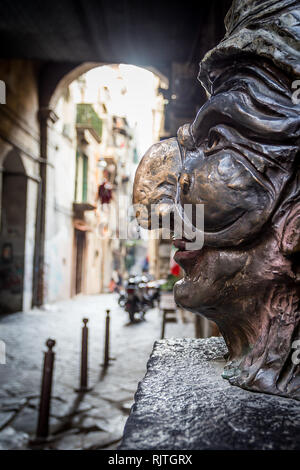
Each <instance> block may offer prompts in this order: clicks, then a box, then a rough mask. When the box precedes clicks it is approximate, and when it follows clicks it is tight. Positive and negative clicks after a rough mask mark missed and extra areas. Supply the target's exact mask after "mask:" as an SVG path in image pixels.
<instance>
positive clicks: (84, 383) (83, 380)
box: [76, 318, 91, 393]
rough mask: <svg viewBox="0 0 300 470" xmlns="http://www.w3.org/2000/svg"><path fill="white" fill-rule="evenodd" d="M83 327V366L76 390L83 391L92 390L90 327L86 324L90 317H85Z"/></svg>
mask: <svg viewBox="0 0 300 470" xmlns="http://www.w3.org/2000/svg"><path fill="white" fill-rule="evenodd" d="M82 321H83V327H82V340H81V367H80V387H79V388H78V389H76V392H78V393H83V392H88V391H89V390H91V389H90V388H88V333H89V329H88V327H87V326H86V324H87V322H88V321H89V320H88V318H83V320H82Z"/></svg>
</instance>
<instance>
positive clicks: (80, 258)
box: [75, 229, 85, 294]
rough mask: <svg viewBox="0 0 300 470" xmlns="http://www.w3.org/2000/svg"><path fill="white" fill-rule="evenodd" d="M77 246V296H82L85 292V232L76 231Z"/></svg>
mask: <svg viewBox="0 0 300 470" xmlns="http://www.w3.org/2000/svg"><path fill="white" fill-rule="evenodd" d="M75 246H76V267H75V276H76V277H75V294H80V292H82V290H83V268H84V249H85V232H83V231H81V230H77V229H75Z"/></svg>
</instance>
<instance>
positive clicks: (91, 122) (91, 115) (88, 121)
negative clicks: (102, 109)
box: [76, 103, 102, 142]
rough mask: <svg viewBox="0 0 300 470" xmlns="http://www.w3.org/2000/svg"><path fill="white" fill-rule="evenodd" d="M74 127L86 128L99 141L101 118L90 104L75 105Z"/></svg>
mask: <svg viewBox="0 0 300 470" xmlns="http://www.w3.org/2000/svg"><path fill="white" fill-rule="evenodd" d="M76 127H77V129H78V128H79V129H88V130H89V131H90V133H91V134H92V135H93V137H94V138H95V139H96V140H97V142H101V136H102V119H101V118H100V117H99V116H98V114H97V113H96V111H95V110H94V108H93V106H92V105H91V104H88V103H80V104H78V105H77V115H76Z"/></svg>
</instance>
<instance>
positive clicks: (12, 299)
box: [0, 150, 27, 313]
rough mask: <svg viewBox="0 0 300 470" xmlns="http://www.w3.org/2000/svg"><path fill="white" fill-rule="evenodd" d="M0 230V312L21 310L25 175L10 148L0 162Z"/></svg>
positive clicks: (20, 162)
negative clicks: (0, 187)
mask: <svg viewBox="0 0 300 470" xmlns="http://www.w3.org/2000/svg"><path fill="white" fill-rule="evenodd" d="M2 171H3V173H2V194H1V231H0V313H11V312H17V311H20V310H22V307H23V285H24V255H25V231H26V200H27V176H26V172H25V168H24V165H23V163H22V160H21V157H20V156H19V155H18V153H17V152H16V151H15V150H11V151H10V152H9V153H8V154H7V156H6V158H5V160H4V163H3V169H2Z"/></svg>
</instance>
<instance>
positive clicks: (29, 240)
mask: <svg viewBox="0 0 300 470" xmlns="http://www.w3.org/2000/svg"><path fill="white" fill-rule="evenodd" d="M38 70H39V64H38V63H37V62H32V61H29V60H5V61H4V60H0V80H3V81H4V83H5V85H6V104H1V105H0V167H1V168H2V166H3V163H4V161H5V159H6V157H7V158H10V155H11V154H10V152H11V151H12V150H13V151H15V152H17V154H18V155H19V157H20V158H21V160H22V163H23V166H24V168H25V173H26V176H27V193H26V194H27V195H26V201H27V211H26V222H25V225H26V226H25V247H24V256H23V261H24V283H23V293H22V303H21V305H22V309H23V310H28V309H30V307H31V302H32V279H33V262H34V238H35V224H36V205H37V195H38V181H39V162H38V158H39V151H40V150H39V123H38V82H37V76H38ZM6 163H7V162H6ZM6 163H5V164H6ZM0 180H1V182H2V173H0ZM1 182H0V187H1Z"/></svg>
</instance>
